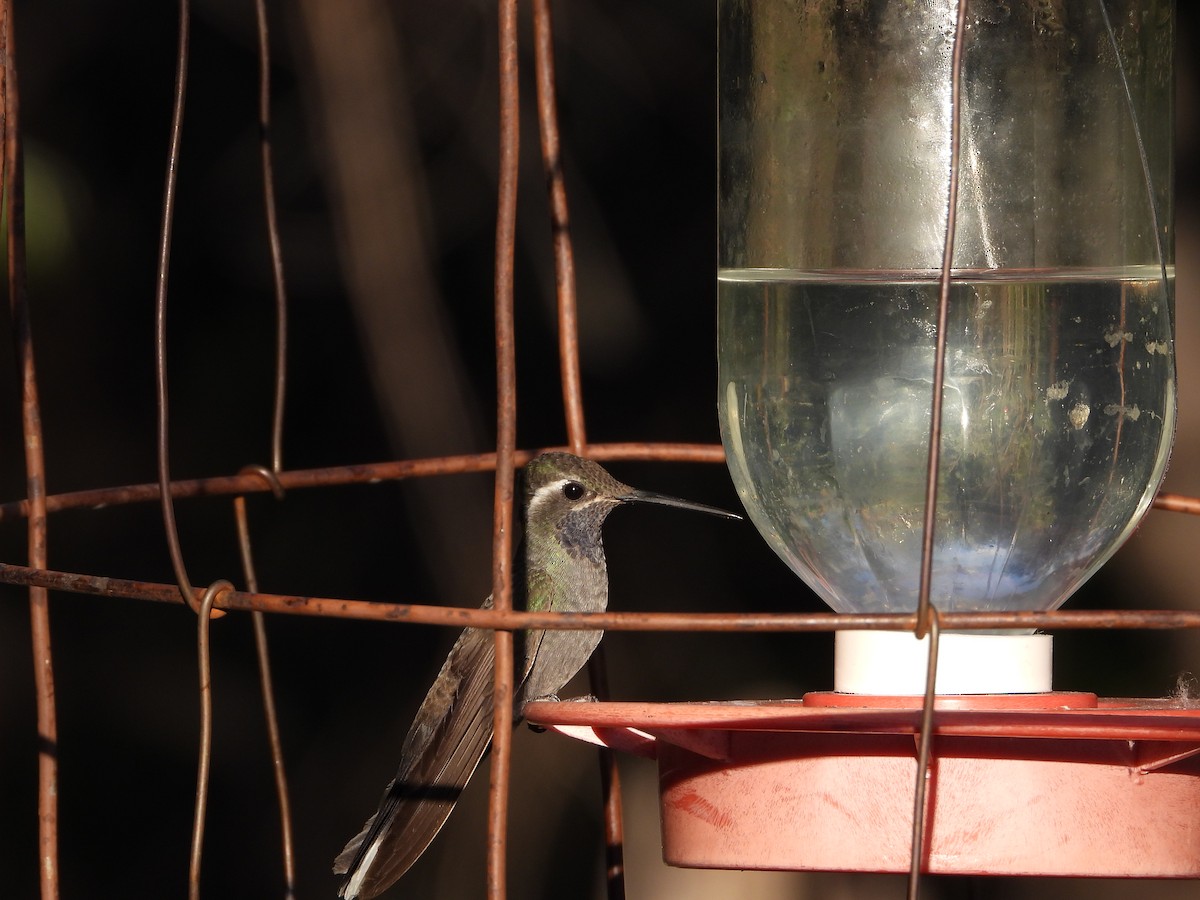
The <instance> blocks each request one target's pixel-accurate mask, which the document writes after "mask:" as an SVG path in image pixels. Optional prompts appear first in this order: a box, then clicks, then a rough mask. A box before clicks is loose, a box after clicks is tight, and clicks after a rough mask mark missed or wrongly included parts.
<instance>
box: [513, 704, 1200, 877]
mask: <svg viewBox="0 0 1200 900" xmlns="http://www.w3.org/2000/svg"><path fill="white" fill-rule="evenodd" d="M920 707H921V700H920V698H918V697H876V696H862V695H857V694H837V693H818V694H808V695H806V696H805V697H804V698H803V699H802V700H781V701H734V702H718V703H679V704H673V703H672V704H659V703H552V702H540V703H532V704H530V705H529V707H528V708H527V709H526V717H527V718H528V720H529V721H530V722H531V723H533V724H536V725H539V726H542V727H545V728H548V729H552V730H555V731H559V732H561V733H563V734H566V735H569V736H571V737H574V738H578V739H581V740H585V741H589V742H591V743H597V744H602V745H606V746H609V747H612V748H613V749H616V750H622V751H626V752H630V753H635V754H637V755H640V756H646V757H650V758H654V759H657V760H658V770H659V787H660V802H661V811H662V836H663V859H664V860H665V861H666V862H667V863H668V864H670V865H675V866H688V867H700V868H721V869H789V870H821V871H863V872H907V871H908V869H909V861H910V856H911V852H912V850H911V836H912V818H913V791H914V782H915V779H916V770H917V760H916V753H917V743H916V740H915V737H916V735H917V732H918V729H919V724H920V717H921V709H920ZM933 722H934V734H933V741H932V755H931V762H930V775H929V777H930V782H929V786H928V787H929V790H928V793H927V798H928V799H927V802H928V804H929V806H928V818H927V822H928V824H927V832H926V836H925V844H924V846H925V857H924V860H923V863H922V870H923V871H926V872H931V873H945V874H951V873H953V874H991V875H1064V876H1068V875H1069V876H1102V877H1167V878H1192V877H1200V708H1197V707H1195V706H1193V705H1191V704H1188V703H1181V702H1178V701H1162V700H1129V699H1101V700H1097V698H1096V696H1095V695H1094V694H1085V693H1057V692H1056V693H1045V694H1021V695H1011V694H1006V695H970V696H939V697H938V699H937V703H936V704H935V713H934V719H933Z"/></svg>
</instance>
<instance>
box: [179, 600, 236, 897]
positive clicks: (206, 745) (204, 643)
mask: <svg viewBox="0 0 1200 900" xmlns="http://www.w3.org/2000/svg"><path fill="white" fill-rule="evenodd" d="M232 590H233V585H232V584H230V583H229V582H228V581H225V580H224V579H221V580H219V581H214V582H213V583H212V584H210V585H209V586H208V588H206V589H205V591H204V594H203V595H202V596H201V598H200V604H199V608H198V609H197V613H198V616H197V620H196V634H197V638H196V656H197V661H198V665H199V669H200V753H199V757H200V759H199V762H198V763H197V767H196V813H195V817H194V818H193V820H192V852H191V862H190V864H189V866H188V900H200V860H201V856H202V854H203V850H204V817H205V814H206V813H207V812H208V782H209V775H210V772H211V770H212V655H211V652H210V648H209V634H208V632H209V622H210V621H211V619H212V615H211V614H212V612H213V611H214V610H213V606H214V604H215V603H216V602H217V595H218V594H221V593H223V592H225V591H232Z"/></svg>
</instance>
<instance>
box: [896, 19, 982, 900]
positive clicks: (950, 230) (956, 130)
mask: <svg viewBox="0 0 1200 900" xmlns="http://www.w3.org/2000/svg"><path fill="white" fill-rule="evenodd" d="M966 21H967V0H958V2H957V11H956V22H955V28H954V49H953V52H952V54H951V58H950V172H949V179H948V180H949V184H948V186H947V198H946V239H945V244H944V245H943V247H942V266H941V272H940V274H939V282H938V323H937V340H936V344H935V349H934V354H933V397H932V401H931V405H930V415H929V459H928V469H927V472H926V480H925V519H924V522H923V523H922V528H921V583H920V589H919V593H918V595H917V623H916V627H915V629H914V631H915V634H916V637H917V638H923V637H925V636H926V635H928V637H929V661H928V671H927V673H926V684H925V697H924V700H923V702H922V706H921V730H920V732H919V740H918V746H917V776H916V777H917V780H916V789H915V791H914V795H915V799H914V806H913V834H912V858H911V860H910V864H909V881H908V900H917V897H918V896H919V894H920V886H921V857H922V854H923V848H924V842H925V841H924V838H925V831H926V828H927V822H928V809H927V804H926V802H925V797H926V785H927V780H928V777H929V754H930V744H931V739H932V732H933V705H934V696H935V681H936V675H937V653H938V638H939V635H940V628H939V624H940V623H939V622H938V618H937V616H938V613H937V610H936V609H934V608H933V605H932V603H931V601H930V592H931V588H932V581H933V540H934V532H935V529H936V524H937V523H936V519H937V497H938V471H939V468H940V465H941V450H942V391H943V388H944V386H945V381H946V327H947V322H948V321H949V311H950V282H951V274H952V271H953V267H954V232H955V226H956V221H957V217H958V176H959V156H960V134H961V125H962V122H961V119H962V115H961V113H962V104H961V96H962V58H963V39H964V36H965V33H966Z"/></svg>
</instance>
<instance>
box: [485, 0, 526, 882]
mask: <svg viewBox="0 0 1200 900" xmlns="http://www.w3.org/2000/svg"><path fill="white" fill-rule="evenodd" d="M497 9H498V15H497V19H498V23H497V24H498V40H499V89H500V101H499V102H500V134H499V141H500V158H499V189H498V191H497V196H496V262H495V266H496V271H495V307H496V311H495V317H496V491H495V500H494V520H493V527H492V603H493V607H494V610H495V611H496V612H497V613H500V614H501V616H502V617H503V616H504V615H505V614H506V613H507V614H511V611H512V571H511V569H512V546H513V544H512V524H513V481H514V476H513V466H514V457H515V455H516V446H517V377H516V338H515V325H514V319H513V291H514V281H513V268H514V264H515V256H516V232H517V182H518V168H519V163H520V151H521V140H520V115H519V111H520V82H519V78H518V75H519V70H518V61H517V48H518V38H517V28H518V22H517V0H500V2H499V3H498V4H497ZM495 641H496V660H495V686H494V692H495V708H494V711H493V732H492V766H491V782H490V785H489V789H488V838H487V896H488V897H489V898H491V900H504V897H505V892H506V881H507V861H506V857H507V843H508V789H509V781H510V772H511V766H512V716H513V711H512V705H513V684H512V679H513V638H512V633H511V632H504V631H497V632H496V634H495Z"/></svg>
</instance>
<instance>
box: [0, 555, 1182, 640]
mask: <svg viewBox="0 0 1200 900" xmlns="http://www.w3.org/2000/svg"><path fill="white" fill-rule="evenodd" d="M0 583H4V584H15V585H22V586H26V587H28V586H29V585H31V584H32V585H39V586H41V587H45V588H48V589H50V590H53V591H63V592H66V593H73V594H84V595H90V596H96V597H108V598H114V597H122V598H127V599H131V600H148V601H153V602H157V603H179V602H181V600H180V597H179V588H178V586H175V585H169V584H161V583H156V582H147V581H134V580H131V579H123V578H109V577H105V576H101V575H85V574H79V573H74V572H58V571H51V570H46V569H35V568H32V567H30V566H18V565H13V564H11V563H0ZM192 602H193V603H194V604H195V605H196V606H199V603H200V598H199V597H193V598H192ZM216 606H217V607H218V608H219V609H222V610H229V611H235V610H236V611H239V612H248V611H250V610H255V609H257V610H262V611H263V612H269V613H282V614H288V615H301V616H322V617H328V618H336V619H357V620H362V621H370V622H394V623H398V624H399V623H404V624H410V625H440V626H444V627H451V628H491V629H500V630H506V631H516V630H519V629H528V628H536V629H550V630H563V631H580V630H583V631H596V630H603V631H652V632H664V631H694V632H720V631H736V632H763V633H767V632H780V633H782V632H815V631H842V630H866V629H881V630H886V631H912V630H913V629H914V628H915V627H916V622H917V617H916V613H834V612H818V613H798V612H790V613H746V612H737V613H663V612H613V611H611V610H610V611H608V612H603V613H571V612H526V611H524V610H513V611H511V612H509V613H506V614H503V615H502V614H500V613H499V612H498V611H496V610H494V609H480V608H475V607H472V608H467V607H458V606H433V605H424V604H414V603H383V602H379V601H372V600H347V599H345V598H331V597H307V596H301V595H294V594H266V593H257V594H255V593H250V592H247V591H237V590H232V591H227V592H226V593H224V594H222V595H221V598H220V600H219V602H218V603H217V604H216ZM939 615H940V618H941V625H942V628H943V629H945V630H951V631H968V630H984V631H996V630H1021V629H1029V630H1034V629H1045V630H1051V629H1054V630H1072V631H1074V630H1082V629H1089V630H1104V631H1113V630H1118V629H1129V630H1147V631H1169V630H1176V629H1193V628H1200V610H1180V609H1159V610H1085V609H1080V610H1075V609H1069V610H1064V609H1059V610H1054V611H1040V610H1026V611H1017V612H941V613H939Z"/></svg>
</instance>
